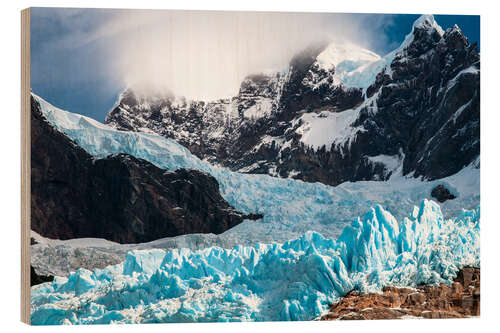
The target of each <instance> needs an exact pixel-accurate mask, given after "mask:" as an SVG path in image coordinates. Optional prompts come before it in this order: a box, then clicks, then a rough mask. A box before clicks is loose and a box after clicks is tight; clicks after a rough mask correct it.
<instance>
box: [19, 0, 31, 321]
mask: <svg viewBox="0 0 500 333" xmlns="http://www.w3.org/2000/svg"><path fill="white" fill-rule="evenodd" d="M30 131H31V126H30V9H29V8H27V9H24V10H22V11H21V321H22V322H24V323H26V324H29V323H30V290H31V288H30V204H31V200H30V195H31V182H30V177H31V172H30V168H31V149H30V146H31V140H30Z"/></svg>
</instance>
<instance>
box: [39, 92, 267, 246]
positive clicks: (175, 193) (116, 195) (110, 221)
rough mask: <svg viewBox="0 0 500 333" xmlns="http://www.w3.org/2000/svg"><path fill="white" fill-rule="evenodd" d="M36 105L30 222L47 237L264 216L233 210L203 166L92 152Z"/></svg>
mask: <svg viewBox="0 0 500 333" xmlns="http://www.w3.org/2000/svg"><path fill="white" fill-rule="evenodd" d="M31 108H32V109H31V207H32V209H31V228H32V230H34V231H36V232H37V233H39V234H41V235H43V236H45V237H50V238H57V239H69V238H80V237H99V238H104V239H108V240H111V241H116V242H120V243H139V242H147V241H151V240H155V239H158V238H162V237H171V236H177V235H184V234H189V233H216V234H218V233H222V232H224V231H226V230H227V229H229V228H231V227H234V226H235V225H237V224H239V223H241V222H242V221H243V220H244V219H246V218H253V219H255V218H259V216H257V215H244V214H242V213H239V212H237V211H236V210H234V209H233V208H232V207H231V206H230V205H229V204H228V203H227V202H226V201H225V200H224V199H223V198H222V197H221V195H220V192H219V184H218V183H217V181H216V180H215V179H214V178H213V177H212V176H210V175H208V174H206V173H204V172H201V171H197V170H186V169H178V170H175V171H171V172H169V171H166V170H164V169H160V168H158V167H156V166H155V165H153V164H151V163H150V162H147V161H145V160H142V159H138V158H135V157H133V156H131V155H128V154H116V155H110V156H108V157H106V158H102V159H94V158H93V157H92V156H91V155H89V154H88V153H87V152H86V151H85V150H83V149H82V148H80V147H79V146H78V145H76V144H75V143H74V142H73V141H72V140H71V139H69V138H68V137H67V136H65V135H64V134H63V133H61V132H59V131H58V130H56V129H55V128H53V127H52V126H51V125H50V124H49V123H48V122H47V120H46V118H45V117H44V115H43V114H42V112H41V110H40V104H39V102H38V101H37V100H36V99H35V98H32V100H31Z"/></svg>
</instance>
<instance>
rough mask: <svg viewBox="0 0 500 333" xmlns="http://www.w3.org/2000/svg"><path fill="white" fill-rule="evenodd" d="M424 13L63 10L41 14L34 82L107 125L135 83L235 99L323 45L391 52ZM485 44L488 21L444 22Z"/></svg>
mask: <svg viewBox="0 0 500 333" xmlns="http://www.w3.org/2000/svg"><path fill="white" fill-rule="evenodd" d="M416 18H418V15H381V14H326V13H320V14H311V13H266V12H209V11H203V12H202V11H167V10H154V11H152V10H149V11H148V10H113V9H61V8H58V9H54V8H34V9H32V12H31V54H32V57H31V86H32V89H33V91H34V92H35V93H36V94H38V95H40V96H41V97H43V98H45V99H47V100H48V101H49V102H51V103H53V104H54V105H56V106H58V107H61V108H63V109H67V110H69V111H72V112H77V113H81V114H85V115H88V116H90V117H93V118H95V119H97V120H99V121H103V119H104V117H105V115H106V113H107V112H108V111H109V109H110V108H111V107H112V106H113V104H114V103H115V101H116V98H117V96H118V94H119V93H120V92H121V91H122V90H123V89H124V88H125V87H127V86H139V87H144V88H146V87H148V88H151V87H154V88H157V89H160V88H167V89H169V90H171V91H173V92H174V93H176V94H179V95H183V96H186V97H188V98H193V99H205V100H207V99H216V98H223V97H229V96H232V95H234V94H235V93H236V92H237V91H238V88H239V83H240V82H241V80H242V79H243V78H244V77H245V76H246V75H248V74H250V73H255V72H261V71H266V70H272V71H275V70H280V69H283V68H284V67H285V66H286V64H287V63H288V61H289V60H290V58H291V56H292V55H293V54H295V53H296V52H297V51H300V50H301V49H303V48H305V47H306V46H307V45H308V44H311V43H314V42H316V41H320V40H330V41H335V42H343V41H349V42H351V43H355V44H358V45H360V46H362V47H365V48H367V49H369V50H372V51H374V52H376V53H378V54H380V55H381V56H383V55H384V54H386V53H388V52H390V51H391V50H393V49H394V48H396V47H397V46H398V45H399V43H401V42H402V40H403V39H404V36H405V35H406V34H407V33H408V32H409V31H410V30H411V25H412V22H413V21H414V20H415V19H416ZM436 20H437V22H438V23H439V24H440V25H441V26H442V27H443V28H445V29H446V28H448V27H450V26H452V25H453V24H455V23H456V24H458V25H459V26H460V27H461V28H462V30H463V31H464V33H465V34H466V35H467V36H468V37H469V39H470V41H479V17H478V16H455V15H454V16H444V15H438V16H436Z"/></svg>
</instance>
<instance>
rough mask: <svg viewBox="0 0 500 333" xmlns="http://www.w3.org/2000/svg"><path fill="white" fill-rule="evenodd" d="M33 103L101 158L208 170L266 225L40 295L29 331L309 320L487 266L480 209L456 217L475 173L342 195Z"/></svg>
mask: <svg viewBox="0 0 500 333" xmlns="http://www.w3.org/2000/svg"><path fill="white" fill-rule="evenodd" d="M34 97H35V98H36V99H37V100H38V101H39V102H40V104H41V106H42V112H43V114H44V115H45V116H46V117H47V119H48V121H49V122H50V123H51V124H52V125H53V126H54V127H55V128H57V129H58V130H60V131H62V132H63V133H65V134H66V135H68V136H69V137H70V138H71V139H73V140H74V141H75V143H76V144H78V145H80V146H81V147H83V148H84V149H85V150H87V151H88V152H89V153H90V154H92V155H93V156H94V157H95V158H101V157H105V156H107V155H109V154H116V153H120V152H125V153H129V154H132V155H134V156H136V157H139V158H144V159H146V160H148V161H150V162H152V163H154V164H156V165H158V166H160V167H162V168H165V169H169V170H174V169H178V168H181V167H185V168H195V169H199V170H202V171H205V172H207V173H210V174H211V175H213V176H214V177H215V178H216V179H217V180H218V182H219V184H220V188H221V193H222V195H223V196H224V198H225V199H226V200H227V201H228V202H229V203H230V204H232V205H233V206H234V207H235V208H236V209H238V210H241V211H244V212H260V213H262V214H264V218H263V220H262V221H259V222H250V221H246V222H244V223H242V224H240V225H238V226H236V227H235V228H232V229H230V230H228V231H227V232H225V233H223V234H222V235H220V237H219V236H217V237H219V238H214V237H215V236H214V235H199V236H200V237H206V238H193V239H192V242H189V241H187V240H188V238H187V237H189V236H192V235H187V236H186V238H182V239H184V241H185V243H183V241H180V242H178V243H176V244H177V246H176V247H177V248H174V249H170V250H167V251H166V250H164V249H159V248H156V249H152V248H148V249H143V250H132V251H130V252H128V253H127V254H126V256H125V260H124V262H122V263H120V264H118V265H113V266H108V267H106V268H104V269H95V270H87V269H83V268H82V269H79V270H77V271H76V272H72V273H70V274H69V275H68V276H66V277H60V276H59V277H56V278H55V280H54V281H53V282H50V283H44V284H41V285H37V286H34V287H32V289H31V322H32V323H33V324H100V323H148V322H191V321H196V322H198V321H264V320H310V319H313V318H316V317H317V316H319V315H321V314H322V313H323V312H324V311H325V310H326V309H327V308H328V305H329V304H331V303H332V302H334V301H336V300H337V299H338V298H339V297H342V296H343V295H345V294H346V293H347V292H349V291H350V290H353V289H357V290H360V291H362V292H372V291H373V292H375V291H378V290H380V288H381V287H382V286H385V285H396V286H397V285H400V286H415V285H417V284H421V283H449V282H451V281H452V279H453V278H454V277H455V275H456V273H457V271H458V270H459V269H460V268H462V267H463V266H468V265H473V266H478V265H479V264H480V261H479V208H476V209H472V210H463V209H461V207H466V208H474V207H478V204H479V170H478V169H476V168H474V167H468V168H465V169H464V170H463V171H462V172H460V173H459V174H457V175H454V176H451V177H448V178H446V179H441V180H437V181H432V182H423V181H420V180H416V179H407V178H404V177H402V176H401V177H400V178H398V179H394V180H392V179H391V181H389V182H356V183H345V184H342V185H340V186H337V187H331V186H327V185H323V184H319V183H314V184H313V183H304V182H302V181H297V180H291V179H278V178H273V177H269V176H266V175H246V174H239V173H234V172H231V171H229V170H226V169H224V168H220V167H216V166H212V165H210V164H209V163H206V162H205V161H201V160H199V159H198V158H196V157H195V156H193V155H192V154H190V153H189V151H188V150H187V149H185V148H184V147H182V146H180V145H179V144H177V143H176V142H174V141H172V140H169V139H165V138H162V137H159V136H157V135H154V134H148V133H133V132H121V131H117V130H114V129H112V128H110V127H108V126H106V125H103V124H100V123H99V122H97V121H94V120H92V119H89V118H86V117H84V116H81V115H77V114H73V113H69V112H65V111H62V110H60V109H57V108H55V107H53V106H52V105H50V104H49V103H47V102H45V101H44V100H43V99H41V98H39V97H37V96H34ZM439 183H445V184H446V185H447V187H449V188H451V189H452V190H453V191H454V193H456V194H457V196H458V197H457V198H456V199H455V200H452V201H448V202H446V203H444V204H443V205H442V206H441V207H440V206H439V205H438V204H436V203H434V202H432V201H428V200H426V199H425V198H428V197H429V195H430V191H431V189H432V188H433V187H434V186H435V185H436V184H439ZM416 202H421V204H420V206H419V207H414V206H413V205H414V203H416ZM370 207H373V208H370ZM442 209H443V210H442ZM366 210H368V213H366V214H365V215H364V216H363V215H362V214H363V213H365V212H366ZM444 211H446V212H445V214H444ZM389 212H391V213H389ZM408 212H411V214H410V216H408V217H404V216H405V215H406V214H407V213H408ZM453 214H454V216H458V217H456V218H454V219H450V218H449V217H450V216H453ZM357 216H363V217H362V218H356V217H357ZM183 237H184V236H183ZM176 239H180V238H176ZM155 242H156V241H155ZM152 243H154V242H152ZM211 243H212V244H220V245H223V246H210V244H211ZM200 244H201V245H200ZM184 245H185V246H184Z"/></svg>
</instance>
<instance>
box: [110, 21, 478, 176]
mask: <svg viewBox="0 0 500 333" xmlns="http://www.w3.org/2000/svg"><path fill="white" fill-rule="evenodd" d="M479 68H480V63H479V54H478V51H477V46H476V45H474V44H473V45H469V43H468V41H467V38H466V37H465V36H464V35H463V34H462V32H461V31H460V29H459V28H458V27H456V26H455V27H453V28H451V29H448V30H447V31H446V32H444V31H443V30H442V29H441V28H440V27H439V25H438V24H437V23H436V22H435V20H434V18H433V17H432V16H431V15H424V16H422V17H421V18H419V19H418V20H417V21H416V22H415V23H414V25H413V28H412V31H411V32H410V34H408V35H407V36H406V38H405V41H404V42H403V43H402V45H401V46H400V47H399V48H398V49H396V50H394V51H393V52H391V53H389V54H388V55H386V56H384V57H382V58H381V57H379V56H377V55H376V54H373V53H372V52H370V51H367V50H364V49H362V48H359V47H357V46H353V45H349V44H347V45H340V44H330V45H327V44H318V45H315V46H313V47H311V48H308V49H307V50H304V51H303V52H302V53H300V54H297V55H296V56H295V57H294V58H293V59H292V60H291V61H290V65H289V66H288V68H287V69H286V70H284V71H282V72H280V73H275V74H259V75H251V76H249V77H247V78H246V79H245V80H244V81H243V82H242V84H241V88H240V91H239V93H238V95H237V96H235V97H233V98H231V99H227V100H220V101H214V102H199V101H185V100H184V99H182V98H179V97H175V96H173V95H171V94H167V95H165V94H163V95H155V96H152V95H144V94H142V95H141V94H138V93H137V92H135V91H134V89H129V90H127V91H125V92H124V93H123V94H122V97H121V99H120V101H119V103H118V105H117V107H116V108H115V109H113V110H112V111H111V112H110V113H109V114H108V116H107V118H106V123H107V124H109V125H111V126H113V127H115V128H117V129H120V130H128V131H153V132H155V133H158V134H160V135H162V136H164V137H168V138H173V139H174V140H176V141H177V142H179V143H181V144H182V145H184V146H185V147H187V148H188V149H189V150H190V151H191V152H192V153H193V154H195V155H196V156H198V157H200V158H203V159H207V160H209V161H211V162H213V163H217V164H220V165H223V166H225V167H228V168H230V169H231V170H235V171H240V172H246V173H265V174H269V175H272V176H278V177H291V178H296V179H301V180H304V181H308V182H316V181H319V182H322V183H324V184H329V185H338V184H340V183H343V182H346V181H360V180H386V179H388V178H390V177H391V176H392V175H394V174H395V172H396V170H399V169H402V172H403V174H404V175H411V176H414V177H423V178H425V179H439V178H443V177H447V176H450V175H452V174H455V173H457V172H458V171H460V170H461V169H462V168H463V167H464V166H466V165H469V164H471V163H472V162H474V161H475V160H476V159H477V158H478V156H479V102H480V101H479V97H480V94H479V77H480V69H479Z"/></svg>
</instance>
